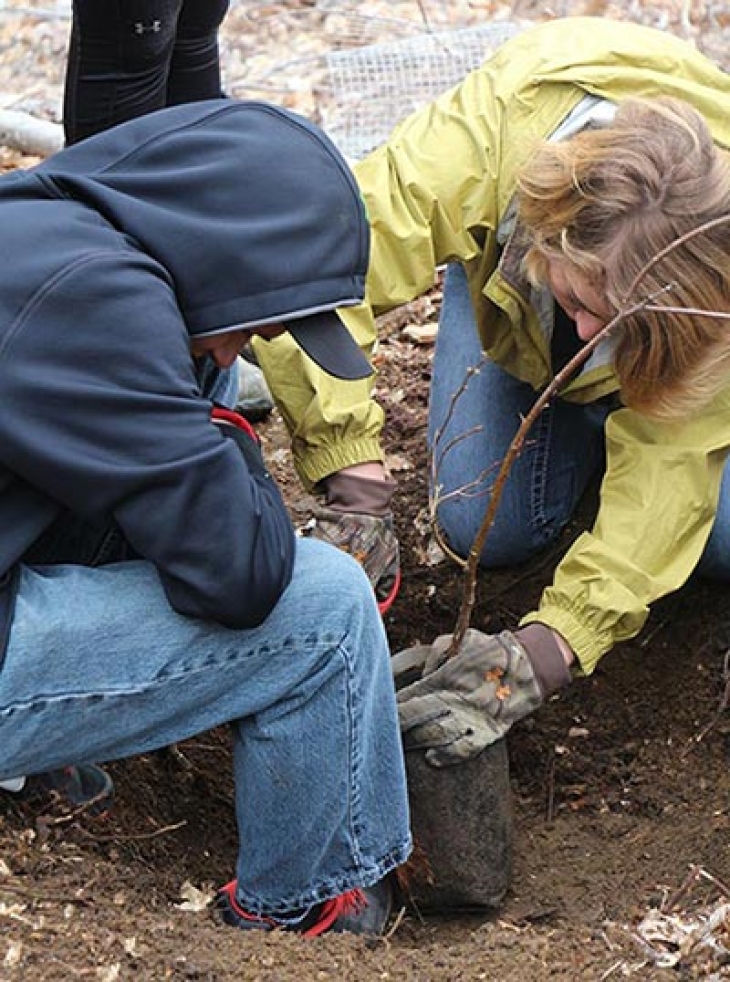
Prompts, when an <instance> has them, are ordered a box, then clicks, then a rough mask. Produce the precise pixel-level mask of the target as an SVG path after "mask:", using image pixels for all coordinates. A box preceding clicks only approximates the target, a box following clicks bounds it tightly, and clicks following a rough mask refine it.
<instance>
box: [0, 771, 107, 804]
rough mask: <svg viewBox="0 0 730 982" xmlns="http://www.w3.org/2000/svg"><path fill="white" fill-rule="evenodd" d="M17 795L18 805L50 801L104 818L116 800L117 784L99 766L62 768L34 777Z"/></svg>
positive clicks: (28, 779) (31, 777)
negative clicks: (24, 802)
mask: <svg viewBox="0 0 730 982" xmlns="http://www.w3.org/2000/svg"><path fill="white" fill-rule="evenodd" d="M10 793H11V794H14V795H15V796H16V797H17V799H18V800H19V801H28V802H35V801H40V800H42V799H44V798H45V799H51V801H53V800H57V801H59V802H61V803H62V804H63V805H65V806H66V807H68V808H72V809H74V810H78V811H83V812H84V813H86V814H88V815H94V816H97V815H102V814H103V813H104V812H106V811H108V810H109V808H110V807H111V804H112V801H113V799H114V783H113V782H112V779H111V778H110V777H109V775H108V774H107V772H106V771H105V770H103V769H102V768H101V767H97V765H96V764H79V765H78V766H71V767H61V768H59V769H58V770H56V771H46V772H45V773H44V774H33V775H31V776H30V777H28V778H26V780H25V784H24V785H23V787H22V788H21V789H20V790H19V791H17V792H10Z"/></svg>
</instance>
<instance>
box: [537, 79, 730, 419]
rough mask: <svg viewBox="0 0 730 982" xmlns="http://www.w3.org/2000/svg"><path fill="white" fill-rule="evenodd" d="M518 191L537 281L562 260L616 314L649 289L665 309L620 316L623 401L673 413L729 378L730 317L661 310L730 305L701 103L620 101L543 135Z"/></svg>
mask: <svg viewBox="0 0 730 982" xmlns="http://www.w3.org/2000/svg"><path fill="white" fill-rule="evenodd" d="M518 202H519V214H520V220H521V221H522V223H523V224H524V225H525V227H526V229H527V230H528V233H529V234H530V236H531V238H532V245H531V248H530V250H529V251H528V254H527V257H526V259H525V267H526V270H527V273H528V275H529V276H530V278H531V279H532V280H533V282H536V283H540V282H542V283H544V282H545V279H546V272H547V264H548V262H549V261H550V260H551V259H560V260H563V261H567V262H568V263H569V264H570V266H571V267H572V268H573V269H574V270H575V271H577V272H578V273H580V274H581V275H582V276H583V277H585V278H586V279H587V280H588V282H589V283H590V284H591V286H593V287H594V288H596V289H597V290H599V291H601V292H602V293H603V295H604V296H605V297H606V299H607V301H608V303H609V304H610V305H611V307H612V308H614V309H615V310H616V312H617V313H618V312H619V311H621V310H622V309H625V308H626V307H627V306H628V305H631V304H635V303H637V302H642V301H644V300H647V299H648V300H649V302H650V303H651V305H652V306H653V307H659V308H662V307H663V308H665V309H664V310H656V311H655V310H647V309H641V310H639V311H637V312H636V313H634V314H632V315H630V316H627V317H626V318H625V319H624V320H622V321H621V322H620V324H619V325H617V328H616V349H615V355H614V365H615V370H616V374H617V377H618V381H619V384H620V386H621V393H622V397H623V399H624V402H625V403H626V404H627V405H629V406H631V407H632V408H634V409H636V410H637V411H638V412H641V413H643V414H645V415H647V416H653V417H656V418H658V419H663V420H678V419H681V418H683V417H686V416H688V415H690V414H692V413H694V412H696V411H697V410H699V409H700V408H702V406H704V405H706V403H707V402H708V401H709V400H710V399H711V398H712V397H713V396H714V395H715V394H716V393H717V392H718V391H719V390H720V389H721V388H722V387H723V386H725V385H728V384H730V320H725V319H723V318H719V317H709V316H707V315H706V314H698V313H689V312H685V313H681V312H680V313H677V312H672V311H671V310H669V309H667V308H680V307H681V308H689V309H694V310H701V311H720V312H730V163H729V161H728V157H727V154H726V152H725V151H722V150H720V149H719V148H718V147H717V146H715V144H714V143H713V140H712V136H711V134H710V131H709V129H708V127H707V124H706V123H705V121H704V119H703V118H702V116H700V114H699V113H697V112H696V111H695V110H694V109H692V108H691V107H690V106H689V105H687V104H686V103H684V102H681V101H680V100H677V99H670V98H658V99H651V100H650V99H631V100H628V101H626V102H624V103H622V104H621V105H620V106H619V107H618V109H617V112H616V116H615V118H614V120H613V122H612V123H611V124H610V125H608V126H605V127H602V128H600V129H588V130H584V131H583V132H581V133H579V134H577V135H576V136H574V137H572V138H570V139H567V140H565V141H562V142H555V143H545V144H543V145H542V146H541V147H540V148H539V149H538V151H537V153H536V154H535V155H534V156H533V157H532V159H531V161H530V163H529V164H528V165H527V166H526V167H525V168H524V170H523V171H522V173H521V175H520V177H519V181H518ZM724 217H727V221H721V222H716V224H715V225H714V227H712V228H710V229H707V230H704V231H701V232H699V233H698V234H694V235H692V233H693V232H694V230H696V229H698V228H699V227H700V226H703V225H704V224H705V223H707V222H711V221H713V220H716V219H720V218H724ZM685 235H691V237H690V238H687V239H686V240H685V241H682V242H681V243H680V244H678V245H677V246H676V247H674V248H672V249H670V250H669V251H668V252H667V253H666V255H664V256H662V257H661V258H660V259H659V261H657V262H655V263H654V264H653V265H651V266H650V267H649V269H648V270H647V271H646V272H645V274H644V275H643V276H641V278H640V280H639V281H638V283H637V277H638V276H639V274H640V273H641V272H642V270H644V269H645V267H646V266H647V265H648V264H650V263H651V261H652V260H653V259H654V258H655V257H656V256H657V255H658V254H660V253H661V252H662V251H663V250H665V249H667V247H669V246H670V245H671V244H672V243H674V242H676V241H677V240H678V239H680V238H682V237H683V236H685Z"/></svg>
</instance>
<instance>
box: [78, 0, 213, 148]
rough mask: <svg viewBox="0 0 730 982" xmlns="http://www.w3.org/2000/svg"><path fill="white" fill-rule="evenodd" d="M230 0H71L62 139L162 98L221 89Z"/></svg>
mask: <svg viewBox="0 0 730 982" xmlns="http://www.w3.org/2000/svg"><path fill="white" fill-rule="evenodd" d="M228 6H229V0H73V22H72V26H71V38H70V42H69V53H68V63H67V68H66V83H65V90H64V100H63V116H64V119H63V125H64V131H65V135H66V142H67V143H69V144H70V143H76V142H77V141H78V140H82V139H83V138H84V137H86V136H91V135H92V134H93V133H98V132H100V131H101V130H105V129H108V128H109V127H110V126H114V125H115V124H116V123H121V122H123V121H124V120H127V119H132V118H133V117H135V116H142V115H143V114H145V113H148V112H152V111H153V110H155V109H162V108H163V107H164V106H174V105H178V104H179V103H183V102H195V101H196V100H198V99H215V98H218V97H219V96H220V95H221V78H220V63H219V57H218V28H219V27H220V25H221V23H222V21H223V18H224V17H225V15H226V12H227V10H228Z"/></svg>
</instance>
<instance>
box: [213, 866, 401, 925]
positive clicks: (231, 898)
mask: <svg viewBox="0 0 730 982" xmlns="http://www.w3.org/2000/svg"><path fill="white" fill-rule="evenodd" d="M236 884H237V881H236V880H232V881H231V882H230V883H227V884H226V885H225V886H224V887H221V888H220V890H219V891H218V893H217V894H216V896H215V899H214V901H213V908H214V909H215V910H216V912H217V913H218V915H219V916H220V917H221V918H222V920H223V921H224V923H226V924H229V925H230V926H231V927H237V928H239V929H241V930H243V931H252V930H258V931H293V932H295V933H296V934H301V935H302V936H303V937H305V938H316V937H317V936H318V935H320V934H325V933H326V932H327V931H332V932H334V933H336V934H341V933H344V932H349V933H351V934H372V935H379V934H383V933H384V931H385V926H386V924H387V923H388V919H389V918H390V915H391V912H392V909H393V891H392V887H391V885H390V882H389V880H388V879H387V878H386V879H384V880H381V881H380V883H376V884H375V886H374V887H362V888H361V889H357V890H348V891H347V893H341V894H340V896H339V897H335V898H334V899H333V900H325V901H323V902H322V903H321V904H315V906H314V907H312V908H311V910H309V911H306V912H304V913H301V914H299V913H293V914H290V915H282V916H281V917H269V916H267V915H266V914H261V915H256V914H249V913H248V911H246V910H244V909H243V907H241V905H240V904H239V903H238V901H237V900H236Z"/></svg>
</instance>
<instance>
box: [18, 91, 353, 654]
mask: <svg viewBox="0 0 730 982" xmlns="http://www.w3.org/2000/svg"><path fill="white" fill-rule="evenodd" d="M0 225H1V226H2V229H3V233H2V236H0V398H1V399H2V409H1V410H0V528H2V535H0V578H3V582H4V598H5V608H6V610H5V626H6V627H7V620H8V617H9V616H11V610H10V608H11V603H10V602H9V597H10V596H11V595H12V582H13V579H14V577H13V571H14V569H17V564H18V563H19V562H22V561H28V559H29V557H36V558H38V555H39V550H38V543H39V541H40V542H42V541H43V538H44V536H47V535H48V530H49V529H51V528H52V527H53V526H54V525H58V523H59V521H64V520H65V517H68V516H73V517H74V518H76V519H78V520H80V521H82V522H83V523H86V524H88V525H89V526H91V527H99V528H113V529H117V530H118V531H119V533H120V534H121V536H123V538H124V539H125V540H126V542H127V543H128V544H129V546H130V547H131V550H132V551H133V554H135V555H137V556H139V557H141V558H144V559H147V560H149V561H150V562H152V563H154V565H155V566H156V568H157V570H158V572H159V575H160V578H161V581H162V583H163V586H164V589H165V592H166V595H167V597H168V599H169V602H170V604H171V605H172V607H173V608H174V609H175V610H177V611H179V612H180V613H183V614H188V615H192V616H196V617H202V618H206V619H210V620H213V621H216V622H219V623H221V624H225V625H228V626H230V627H251V626H255V625H257V624H260V623H261V622H262V621H263V620H264V619H265V618H266V616H267V615H268V613H269V612H270V611H271V609H272V608H273V606H274V605H275V604H276V601H277V600H278V598H279V596H280V595H281V593H282V591H283V590H284V589H285V588H286V586H287V584H288V582H289V580H290V578H291V572H292V564H293V555H294V541H295V540H294V532H293V529H292V526H291V522H290V520H289V517H288V515H287V512H286V509H285V507H284V504H283V502H282V500H281V497H280V494H279V492H278V490H277V488H276V486H275V484H274V482H273V480H272V479H271V477H270V476H269V475H268V474H267V473H266V472H265V470H264V468H263V467H261V468H257V467H250V466H248V465H247V463H246V457H245V455H242V454H241V453H240V451H239V449H238V447H237V446H236V443H235V442H234V441H233V440H228V439H226V438H225V437H224V436H222V435H221V430H220V429H219V428H218V427H217V426H215V425H214V424H212V423H211V421H210V410H211V406H210V403H209V402H208V401H207V400H206V399H204V398H203V397H202V396H201V393H200V390H199V386H198V381H197V376H196V368H195V363H194V361H193V359H192V358H191V355H190V336H191V335H193V334H198V333H205V332H208V331H213V330H215V329H217V328H222V327H230V326H233V325H236V324H238V323H246V322H248V323H250V322H252V321H253V322H255V321H257V320H260V321H272V320H276V319H278V318H280V319H281V320H284V321H286V320H287V319H290V318H291V317H292V316H296V315H297V314H301V313H302V312H306V311H312V310H322V309H334V308H335V307H337V306H340V305H342V304H345V303H352V302H356V301H358V300H360V299H361V298H362V296H363V293H364V286H365V272H366V265H367V250H368V232H367V223H366V221H365V218H364V211H363V206H362V203H361V201H360V197H359V194H358V191H357V187H356V185H355V182H354V180H353V178H352V176H351V174H350V172H349V170H348V168H347V166H346V165H345V163H344V162H343V160H342V158H341V157H340V155H339V154H338V152H337V151H336V150H335V149H334V147H333V146H332V144H331V143H330V142H329V141H328V140H327V139H326V137H324V136H323V135H322V133H321V132H320V131H319V130H318V129H317V128H316V127H314V126H312V125H311V124H310V123H308V122H307V121H306V120H303V119H301V118H300V117H298V116H295V115H294V114H291V113H288V112H286V111H285V110H281V109H279V108H276V107H273V106H269V105H267V104H263V103H253V102H235V101H232V100H221V101H219V102H213V103H211V102H205V103H197V104H192V105H187V106H180V107H176V108H173V109H165V110H162V111H161V112H157V113H153V114H150V115H148V116H145V117H142V118H140V119H137V120H134V121H132V122H129V123H125V124H123V125H122V126H118V127H116V128H114V129H112V130H109V131H108V132H105V133H102V134H100V135H98V136H95V137H92V138H90V139H88V140H86V141H84V142H82V143H78V144H76V145H74V146H72V147H69V148H68V149H65V150H63V151H61V152H60V153H58V154H56V155H55V156H53V157H52V158H49V159H48V160H47V161H45V162H44V163H42V164H41V165H39V166H38V167H35V168H32V169H30V170H27V171H19V172H15V173H11V174H8V175H6V176H4V177H3V178H2V179H0ZM0 631H2V624H1V623H0ZM1 650H2V649H1V648H0V654H1Z"/></svg>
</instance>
